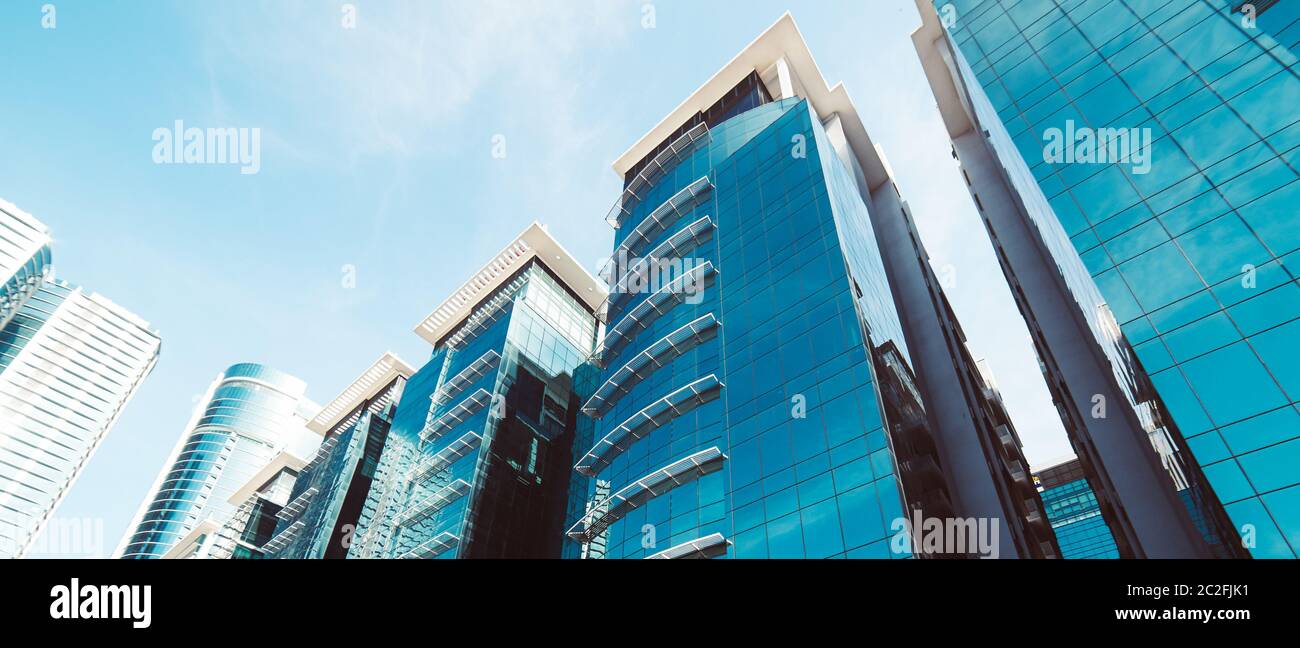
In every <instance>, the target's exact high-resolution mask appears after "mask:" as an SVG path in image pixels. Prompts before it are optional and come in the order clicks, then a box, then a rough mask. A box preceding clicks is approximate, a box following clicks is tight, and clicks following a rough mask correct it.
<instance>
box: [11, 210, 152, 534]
mask: <svg viewBox="0 0 1300 648" xmlns="http://www.w3.org/2000/svg"><path fill="white" fill-rule="evenodd" d="M49 263H50V250H49V235H48V234H47V233H46V230H45V227H44V225H42V224H41V223H40V222H39V221H37V220H36V219H34V218H32V217H31V216H30V215H28V214H26V213H25V212H22V211H20V210H18V209H17V208H15V207H13V206H12V205H10V204H9V203H5V202H0V282H2V285H0V324H2V325H3V327H2V328H0V557H5V558H10V557H19V556H22V555H24V554H25V553H26V552H27V551H28V550H29V549H30V548H31V546H32V544H33V542H34V541H35V539H36V537H37V536H38V534H39V533H40V531H41V529H42V528H43V527H44V526H45V524H46V523H47V522H48V521H49V519H50V517H51V514H52V513H53V511H54V510H55V508H56V507H57V506H58V505H59V503H60V502H62V501H63V498H64V496H65V495H67V492H68V489H69V488H71V487H72V484H73V482H75V481H76V479H77V477H78V476H79V475H80V474H81V471H82V469H83V468H84V467H85V465H86V462H87V461H89V460H90V457H91V456H92V455H93V454H94V452H95V450H96V449H97V448H98V447H99V444H100V442H102V441H103V439H104V436H105V435H107V434H108V432H109V430H110V429H111V428H112V427H113V424H114V423H116V421H117V419H118V417H119V416H120V415H121V413H122V410H123V408H125V407H126V404H127V403H128V402H129V401H130V400H131V397H132V396H134V395H135V392H136V389H138V388H139V386H140V383H141V382H143V380H144V378H145V376H147V375H149V372H150V371H152V370H153V366H154V363H155V362H156V361H157V358H158V351H159V346H160V341H159V337H158V332H157V331H154V330H151V329H150V328H149V324H148V323H147V322H144V321H143V320H141V319H140V318H139V317H136V316H135V315H134V314H132V313H130V312H128V311H126V310H125V309H123V308H121V307H120V306H118V305H116V304H114V303H113V302H111V301H109V300H108V299H106V298H104V297H102V296H100V295H98V294H94V293H88V292H86V291H85V290H83V289H82V288H80V287H77V286H74V285H72V284H69V283H67V282H64V281H61V280H58V279H55V278H54V277H53V276H52V274H51V272H50V265H49Z"/></svg>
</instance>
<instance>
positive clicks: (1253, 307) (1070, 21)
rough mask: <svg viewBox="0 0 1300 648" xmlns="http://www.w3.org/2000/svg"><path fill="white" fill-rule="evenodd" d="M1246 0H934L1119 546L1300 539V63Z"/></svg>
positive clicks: (988, 196)
mask: <svg viewBox="0 0 1300 648" xmlns="http://www.w3.org/2000/svg"><path fill="white" fill-rule="evenodd" d="M1232 4H1233V3H1228V2H1203V1H1200V0H1171V1H1169V2H1160V3H1155V2H1134V1H1131V0H1115V1H1111V2H1064V3H1053V2H1019V3H1010V2H999V1H996V0H986V1H972V0H958V1H954V2H950V3H944V2H938V3H935V5H931V4H930V3H928V2H924V1H922V0H918V2H917V6H918V8H919V9H920V10H921V13H922V16H923V25H922V27H921V28H920V29H919V30H918V31H917V32H916V33H915V34H914V35H913V41H914V43H915V45H916V48H917V51H918V53H919V54H920V57H921V61H922V65H923V67H924V68H925V71H926V74H927V76H928V78H929V82H930V86H931V88H932V90H933V92H934V94H935V97H936V98H937V99H938V103H939V111H940V113H941V115H942V117H943V120H944V123H945V125H946V127H947V129H948V133H949V135H950V136H951V138H952V142H953V154H954V156H955V157H956V158H958V160H959V162H960V164H961V169H962V172H963V173H964V174H965V176H966V179H967V182H968V184H969V185H970V192H971V194H972V197H973V199H974V201H975V204H976V207H977V209H978V210H979V213H980V215H981V217H982V219H983V221H984V224H985V227H986V229H987V230H988V232H989V237H990V239H991V240H992V242H993V245H994V248H995V250H996V252H997V254H998V256H999V260H1000V262H1001V265H1002V268H1003V271H1004V274H1005V275H1006V277H1007V280H1008V282H1009V283H1010V285H1011V288H1012V292H1013V294H1014V296H1015V298H1016V300H1017V302H1018V305H1019V307H1020V310H1021V313H1022V315H1023V316H1024V318H1025V320H1026V322H1027V323H1028V325H1029V328H1030V331H1031V335H1032V336H1033V338H1034V342H1035V346H1036V348H1037V351H1038V354H1039V358H1040V361H1041V365H1042V367H1043V371H1044V374H1045V377H1046V379H1047V382H1048V386H1049V389H1050V390H1051V391H1052V394H1053V396H1054V399H1055V401H1056V404H1057V406H1058V409H1059V410H1060V412H1061V415H1062V419H1063V421H1064V422H1065V425H1066V429H1067V431H1068V432H1069V433H1070V435H1071V439H1072V441H1073V444H1074V448H1075V452H1076V454H1077V455H1078V457H1079V459H1080V460H1081V462H1082V464H1083V467H1084V469H1085V471H1086V472H1087V473H1088V481H1089V484H1090V486H1091V487H1092V489H1093V490H1094V491H1095V493H1096V496H1097V499H1098V500H1099V503H1100V505H1101V507H1102V511H1103V513H1104V514H1105V516H1106V519H1107V521H1108V523H1109V524H1110V526H1111V530H1112V532H1113V533H1114V536H1115V541H1116V544H1117V546H1118V547H1119V551H1120V554H1121V555H1124V556H1138V557H1141V556H1148V557H1174V556H1178V557H1191V556H1211V555H1217V556H1246V555H1254V556H1261V557H1264V556H1268V557H1273V556H1277V557H1293V556H1294V555H1295V549H1296V547H1295V546H1294V543H1295V538H1296V534H1297V533H1298V532H1300V487H1297V486H1296V483H1297V481H1300V473H1297V472H1296V471H1295V470H1293V469H1292V468H1291V466H1292V465H1294V463H1295V461H1296V460H1297V459H1298V458H1300V439H1296V438H1295V437H1296V436H1297V435H1298V434H1300V414H1297V411H1296V407H1295V399H1296V397H1297V394H1300V373H1298V372H1297V367H1300V356H1298V355H1297V353H1298V352H1297V349H1300V321H1297V319H1296V317H1297V316H1298V315H1300V289H1297V286H1296V283H1295V280H1296V268H1297V266H1300V256H1298V255H1297V253H1296V251H1295V250H1296V248H1297V245H1300V238H1298V233H1300V229H1298V228H1296V227H1295V211H1294V205H1295V204H1297V201H1300V182H1296V180H1297V172H1296V169H1297V166H1296V162H1297V160H1296V156H1297V149H1296V144H1297V143H1300V126H1298V125H1296V124H1293V123H1292V122H1293V121H1294V111H1292V110H1287V109H1285V108H1283V107H1287V106H1294V105H1295V103H1296V99H1297V97H1300V80H1297V78H1296V74H1295V71H1294V70H1293V69H1291V68H1289V67H1288V63H1287V62H1286V61H1289V60H1293V56H1292V54H1291V53H1290V51H1289V50H1288V49H1287V47H1286V46H1285V45H1284V44H1281V43H1278V42H1277V41H1276V40H1275V39H1274V38H1273V36H1272V35H1271V34H1270V33H1269V32H1268V31H1266V30H1263V29H1257V28H1252V27H1249V26H1247V25H1246V24H1245V23H1243V21H1242V20H1241V17H1240V16H1238V15H1235V14H1232V13H1231V10H1232V7H1231V5H1232ZM1282 4H1284V3H1259V4H1258V5H1257V8H1258V9H1262V10H1263V11H1264V13H1263V14H1261V15H1260V18H1261V20H1262V19H1263V18H1266V17H1267V16H1268V15H1269V14H1272V15H1274V16H1280V15H1285V14H1273V12H1274V11H1280V10H1279V7H1281V6H1282ZM1266 5H1268V6H1266ZM936 6H938V8H939V9H938V10H937V11H936ZM1291 10H1294V7H1292V8H1291ZM1283 31H1285V30H1283ZM1283 31H1279V32H1278V33H1283ZM1290 33H1294V32H1293V31H1292V32H1290ZM1243 545H1244V547H1243ZM1245 549H1249V553H1248V552H1247V551H1245Z"/></svg>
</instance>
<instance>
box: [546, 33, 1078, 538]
mask: <svg viewBox="0 0 1300 648" xmlns="http://www.w3.org/2000/svg"><path fill="white" fill-rule="evenodd" d="M614 170H615V172H617V173H618V174H619V176H620V177H621V178H623V181H624V191H623V193H622V195H621V196H620V197H619V198H618V200H617V201H616V203H615V205H614V207H613V209H612V210H611V211H610V213H609V215H608V217H607V219H606V220H607V221H608V222H609V224H610V225H612V226H613V227H614V228H615V229H616V230H617V231H616V234H615V249H614V252H613V254H612V255H611V261H610V262H609V264H608V265H607V266H606V268H605V269H604V270H603V273H604V274H605V275H606V281H607V282H608V283H610V284H611V285H612V286H613V287H614V288H613V290H611V295H610V297H609V300H608V303H607V304H605V306H604V307H603V309H602V312H603V314H604V315H605V317H606V322H607V324H608V326H607V329H606V331H605V335H604V337H603V338H602V340H601V342H600V343H599V344H598V345H597V348H596V352H595V354H594V355H593V368H594V372H595V374H596V375H588V374H587V372H582V373H581V375H580V382H579V390H580V391H581V392H582V393H583V396H584V397H585V398H584V401H585V402H584V404H583V408H582V411H583V413H584V414H585V415H586V416H587V417H589V418H590V421H584V422H580V424H579V427H578V446H577V448H576V451H575V454H576V455H577V457H578V460H577V462H576V464H575V466H574V469H575V471H576V472H577V473H578V474H579V475H580V476H581V479H580V481H579V482H577V484H578V485H580V486H581V488H575V489H574V490H575V493H574V495H573V498H572V499H571V503H570V506H569V514H568V517H569V519H568V520H567V522H566V526H567V535H568V537H569V538H570V540H571V541H572V542H571V543H570V544H569V545H568V546H567V548H566V555H567V556H569V557H588V558H600V557H604V558H688V557H720V556H726V557H737V558H768V557H773V558H825V557H844V556H847V557H873V558H889V557H909V556H912V555H957V556H968V555H985V556H999V555H1000V556H1002V557H1032V556H1051V555H1055V552H1056V550H1055V546H1054V542H1053V541H1052V539H1051V532H1050V530H1049V529H1048V528H1047V526H1046V520H1045V516H1044V514H1043V510H1042V506H1041V503H1040V502H1039V500H1038V496H1037V493H1036V492H1035V490H1034V489H1033V486H1032V481H1031V479H1030V474H1029V472H1028V466H1027V464H1026V463H1025V461H1024V457H1023V454H1022V452H1021V450H1020V447H1019V443H1018V441H1017V440H1016V439H1015V437H1014V434H1009V433H1008V431H1009V430H1008V428H1006V427H1005V426H1002V427H999V422H998V421H997V420H996V413H997V412H996V410H995V408H994V407H993V405H994V404H993V403H991V402H990V401H988V400H987V399H986V396H985V393H984V390H983V383H982V381H981V379H980V375H979V372H978V369H977V367H976V365H975V363H974V361H973V359H972V358H971V357H970V355H969V353H968V352H967V351H966V349H965V346H964V339H963V337H962V334H961V329H960V326H959V325H958V324H957V321H956V318H955V317H954V316H953V314H952V311H951V309H949V308H948V306H947V302H946V300H945V299H944V297H943V293H942V288H941V285H940V282H939V281H938V278H937V277H936V276H935V274H934V272H933V271H932V270H931V268H930V267H929V263H928V261H929V260H928V256H927V255H926V253H925V249H924V246H923V245H922V244H921V242H920V240H919V237H918V236H917V234H916V231H915V226H914V224H913V222H912V219H911V214H910V212H909V211H908V208H907V206H906V203H905V202H904V201H903V200H902V198H901V196H899V194H898V190H897V188H896V186H895V185H894V183H893V181H892V178H891V177H890V173H889V171H888V165H887V163H886V162H885V161H884V159H883V157H882V156H881V154H880V152H879V151H878V150H877V149H876V147H875V145H874V144H873V143H872V142H871V140H870V138H869V137H868V135H867V133H866V130H865V128H864V127H863V125H862V121H861V119H860V118H859V116H858V114H857V112H856V110H855V109H854V107H853V104H852V102H851V101H850V100H849V97H848V93H847V91H846V90H845V89H844V87H843V86H841V85H837V86H835V87H833V88H832V87H830V86H828V84H827V83H826V81H825V80H824V79H823V77H822V75H821V72H820V71H819V70H818V68H817V66H816V63H815V62H814V61H813V58H812V54H811V53H810V52H809V50H808V47H807V45H806V44H805V43H804V41H803V38H802V36H801V35H800V34H799V31H798V28H797V27H796V26H795V24H794V20H793V19H792V18H791V17H790V16H789V15H788V14H787V15H786V16H784V17H782V18H781V19H780V20H778V21H777V22H776V23H775V24H774V25H773V26H772V27H771V28H770V29H768V30H767V31H766V32H765V33H763V34H762V35H761V36H760V37H759V38H758V39H757V40H755V41H754V42H753V43H752V44H750V45H749V46H748V47H746V48H745V50H744V51H742V52H741V53H740V54H739V55H738V56H737V57H736V58H735V59H733V60H732V61H731V63H729V64H728V65H726V66H725V67H724V68H723V69H722V70H721V71H720V72H718V73H717V74H716V75H714V76H713V78H711V79H710V80H709V81H707V82H706V83H705V84H704V85H703V86H702V87H701V88H700V89H699V90H698V91H696V92H695V93H694V94H692V95H691V96H690V97H689V98H687V99H686V101H685V102H683V103H682V104H681V105H680V106H679V107H678V108H677V109H676V110H674V111H673V112H672V113H671V114H670V115H669V116H668V117H667V118H665V119H664V120H663V121H662V122H661V123H660V124H659V125H657V126H655V127H654V128H653V129H652V130H651V131H650V132H649V133H648V134H647V135H646V136H645V137H643V138H642V139H641V140H640V141H638V142H637V143H636V144H634V145H633V146H632V148H631V149H629V150H628V151H627V152H626V153H625V154H624V155H623V156H622V157H620V158H619V159H618V160H617V161H616V162H615V163H614ZM922 518H925V519H935V520H946V521H951V520H953V519H957V518H962V519H969V520H971V521H972V522H974V521H976V520H978V521H979V522H980V523H981V524H987V525H989V526H990V527H991V529H989V534H990V535H992V536H993V537H995V538H999V539H1000V540H1001V541H1002V543H1003V544H1002V545H1001V547H1000V549H999V548H998V547H993V548H983V549H984V550H983V551H981V550H980V549H979V548H976V547H974V546H967V547H965V548H955V547H939V548H938V549H939V550H938V551H935V550H933V548H932V547H928V546H918V545H916V544H915V543H914V542H909V540H914V538H911V537H909V529H910V530H911V531H912V532H913V533H916V532H919V531H920V529H919V528H918V526H917V525H913V524H912V522H914V521H916V520H920V519H922ZM922 526H923V525H922ZM927 544H928V543H927Z"/></svg>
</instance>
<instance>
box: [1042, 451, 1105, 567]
mask: <svg viewBox="0 0 1300 648" xmlns="http://www.w3.org/2000/svg"><path fill="white" fill-rule="evenodd" d="M1034 483H1035V484H1037V485H1038V492H1039V493H1040V494H1041V496H1042V498H1043V506H1044V507H1045V508H1046V509H1047V519H1048V520H1049V521H1050V522H1051V523H1052V531H1053V532H1055V533H1056V541H1057V542H1058V543H1059V544H1060V546H1061V557H1062V558H1119V548H1118V547H1116V546H1115V537H1114V536H1112V535H1111V534H1110V527H1109V526H1107V525H1106V520H1105V519H1104V518H1103V517H1102V514H1101V505H1100V504H1099V503H1098V502H1097V495H1096V494H1095V493H1093V492H1092V488H1091V487H1089V486H1088V477H1087V475H1086V474H1085V473H1084V470H1083V466H1081V465H1080V464H1079V460H1078V459H1071V460H1070V461H1066V462H1064V463H1059V464H1056V465H1054V466H1050V467H1048V468H1044V469H1043V470H1041V471H1039V472H1038V473H1036V474H1035V475H1034Z"/></svg>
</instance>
